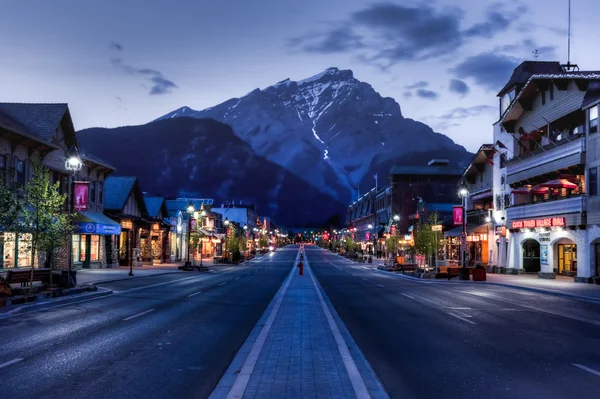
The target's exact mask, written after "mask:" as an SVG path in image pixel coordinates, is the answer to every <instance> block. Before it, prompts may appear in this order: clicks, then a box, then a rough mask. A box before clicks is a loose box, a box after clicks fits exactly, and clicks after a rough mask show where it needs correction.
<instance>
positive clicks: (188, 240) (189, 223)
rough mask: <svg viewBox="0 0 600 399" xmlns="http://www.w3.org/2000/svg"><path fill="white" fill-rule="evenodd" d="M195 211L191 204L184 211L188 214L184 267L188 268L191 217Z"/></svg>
mask: <svg viewBox="0 0 600 399" xmlns="http://www.w3.org/2000/svg"><path fill="white" fill-rule="evenodd" d="M195 210H196V209H194V204H193V203H191V202H190V203H189V204H188V207H187V209H186V211H187V213H188V229H187V230H188V232H187V233H188V239H187V262H185V263H186V265H187V266H189V265H190V240H191V230H192V215H193V214H194V211H195Z"/></svg>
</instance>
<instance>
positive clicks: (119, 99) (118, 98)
mask: <svg viewBox="0 0 600 399" xmlns="http://www.w3.org/2000/svg"><path fill="white" fill-rule="evenodd" d="M115 98H116V99H117V101H123V99H122V98H121V97H119V96H115Z"/></svg>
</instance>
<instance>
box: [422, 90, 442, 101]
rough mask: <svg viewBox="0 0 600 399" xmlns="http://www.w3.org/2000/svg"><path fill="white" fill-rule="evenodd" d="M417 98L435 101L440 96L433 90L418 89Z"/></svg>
mask: <svg viewBox="0 0 600 399" xmlns="http://www.w3.org/2000/svg"><path fill="white" fill-rule="evenodd" d="M416 94H417V96H418V97H421V98H424V99H426V100H437V99H438V98H439V97H440V95H439V94H438V93H436V92H435V91H433V90H427V89H419V90H417V91H416Z"/></svg>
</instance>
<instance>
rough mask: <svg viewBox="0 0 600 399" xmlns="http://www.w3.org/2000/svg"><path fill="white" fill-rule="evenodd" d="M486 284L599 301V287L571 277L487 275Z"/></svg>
mask: <svg viewBox="0 0 600 399" xmlns="http://www.w3.org/2000/svg"><path fill="white" fill-rule="evenodd" d="M487 282H488V283H493V284H502V285H506V286H510V287H517V288H528V289H535V290H540V291H547V292H551V293H554V294H562V295H569V296H582V297H588V298H594V299H597V300H600V285H596V284H585V283H576V282H574V281H573V278H572V277H563V276H556V279H555V280H549V279H543V278H538V277H537V276H536V275H527V274H522V275H507V274H492V273H488V274H487Z"/></svg>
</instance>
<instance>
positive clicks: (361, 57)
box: [0, 0, 600, 151]
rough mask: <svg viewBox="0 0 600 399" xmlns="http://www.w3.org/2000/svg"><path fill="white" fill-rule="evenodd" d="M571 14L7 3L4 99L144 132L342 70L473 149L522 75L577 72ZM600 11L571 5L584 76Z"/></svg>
mask: <svg viewBox="0 0 600 399" xmlns="http://www.w3.org/2000/svg"><path fill="white" fill-rule="evenodd" d="M567 11H568V0H528V1H524V0H515V1H511V2H497V1H485V0H480V1H473V0H471V1H466V0H433V1H425V2H424V1H379V2H378V1H374V2H371V1H364V0H303V1H285V0H218V1H215V0H212V1H208V0H171V1H168V2H167V1H154V0H126V1H124V0H102V1H87V0H52V1H47V0H0V60H1V62H0V101H2V102H66V103H69V107H70V109H71V114H72V117H73V121H74V123H75V128H76V129H77V130H81V129H84V128H88V127H117V126H124V125H138V124H144V123H147V122H149V121H151V120H153V119H156V118H158V117H160V116H162V115H164V114H166V113H168V112H170V111H172V110H174V109H177V108H179V107H182V106H189V107H191V108H193V109H204V108H207V107H210V106H213V105H216V104H219V103H221V102H223V101H226V100H228V99H230V98H232V97H240V96H243V95H245V94H246V93H248V92H250V91H252V90H254V89H256V88H265V87H267V86H269V85H272V84H274V83H276V82H278V81H281V80H284V79H286V78H290V79H292V80H300V79H303V78H306V77H309V76H312V75H315V74H317V73H319V72H321V71H322V70H324V69H326V68H328V67H333V66H335V67H338V68H340V69H351V70H352V71H353V72H354V76H355V77H356V78H357V79H359V80H361V81H364V82H367V83H369V84H371V85H372V86H373V88H374V89H375V90H377V91H378V92H379V93H380V94H381V95H383V96H386V97H392V98H394V99H395V100H396V101H397V102H398V103H399V104H400V107H401V109H402V113H403V115H404V116H405V117H408V118H412V119H416V120H419V121H422V122H424V123H427V124H428V125H430V126H431V127H432V128H433V129H434V130H436V131H438V132H440V133H444V134H446V135H448V136H449V137H450V138H452V139H453V140H454V141H455V142H457V143H459V144H461V145H463V146H465V147H466V148H467V149H468V150H470V151H475V150H477V148H479V146H480V145H481V144H484V143H487V142H490V141H491V139H492V124H493V123H494V122H495V121H496V120H497V118H498V99H497V97H496V95H497V93H498V91H499V90H500V89H501V88H502V86H503V85H504V83H505V82H506V81H507V79H508V78H509V76H510V73H511V72H512V70H513V69H514V67H515V66H516V65H518V64H519V63H520V62H522V61H524V60H534V59H538V60H540V61H541V60H553V61H554V60H555V61H560V62H563V63H564V62H566V60H567V15H568V13H567ZM599 11H600V4H599V3H598V1H597V0H572V35H571V61H572V62H574V63H577V64H578V65H579V66H580V68H581V70H600V51H598V47H597V45H595V43H594V41H595V40H594V39H596V38H598V37H600V23H598V15H599V14H600V13H599ZM535 50H537V52H538V55H537V58H536V55H534V53H533V52H534V51H535Z"/></svg>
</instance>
